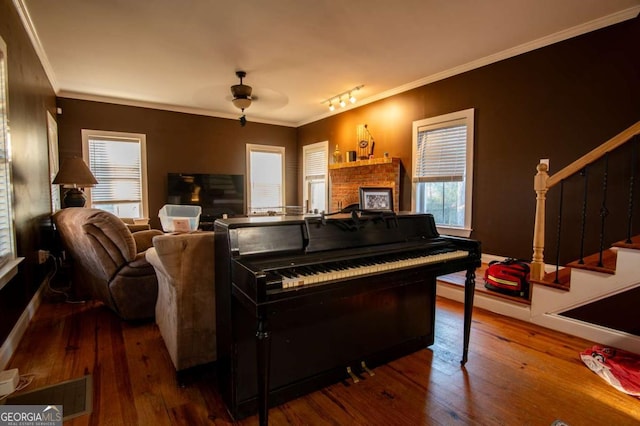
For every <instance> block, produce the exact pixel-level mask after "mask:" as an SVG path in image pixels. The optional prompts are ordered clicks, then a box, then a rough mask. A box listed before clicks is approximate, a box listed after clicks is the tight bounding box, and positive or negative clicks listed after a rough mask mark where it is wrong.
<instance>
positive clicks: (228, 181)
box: [167, 173, 245, 222]
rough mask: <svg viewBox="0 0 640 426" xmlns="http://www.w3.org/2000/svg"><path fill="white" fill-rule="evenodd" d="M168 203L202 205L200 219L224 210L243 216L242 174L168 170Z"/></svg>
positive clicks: (207, 219)
mask: <svg viewBox="0 0 640 426" xmlns="http://www.w3.org/2000/svg"><path fill="white" fill-rule="evenodd" d="M167 204H185V205H193V206H200V207H202V214H201V215H200V222H213V221H214V220H215V219H219V218H221V217H222V215H223V214H226V215H227V216H228V217H234V216H244V204H245V202H244V176H243V175H230V174H209V173H169V174H168V196H167Z"/></svg>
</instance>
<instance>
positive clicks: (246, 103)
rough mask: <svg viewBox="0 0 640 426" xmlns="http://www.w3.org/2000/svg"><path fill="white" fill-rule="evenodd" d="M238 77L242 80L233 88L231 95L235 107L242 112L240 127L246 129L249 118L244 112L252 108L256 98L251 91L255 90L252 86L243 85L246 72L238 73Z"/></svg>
mask: <svg viewBox="0 0 640 426" xmlns="http://www.w3.org/2000/svg"><path fill="white" fill-rule="evenodd" d="M236 76H238V78H239V79H240V84H234V85H233V86H231V95H232V96H233V99H231V102H233V105H234V106H235V107H236V108H238V109H240V110H241V111H242V116H241V117H240V126H242V127H244V126H245V125H246V124H247V117H246V116H245V115H244V110H245V109H246V108H249V107H250V106H251V101H253V100H254V99H255V98H252V97H251V91H252V90H253V89H252V88H251V86H247V85H246V84H243V83H242V79H243V78H245V77H246V76H247V73H246V72H245V71H236Z"/></svg>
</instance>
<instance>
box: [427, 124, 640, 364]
mask: <svg viewBox="0 0 640 426" xmlns="http://www.w3.org/2000/svg"><path fill="white" fill-rule="evenodd" d="M638 135H640V122H638V123H636V124H634V125H633V126H631V127H629V128H628V129H626V130H624V131H623V132H621V133H620V134H618V135H616V136H614V137H613V138H612V139H610V140H609V141H607V142H605V143H604V144H602V145H600V146H599V147H598V148H596V149H594V150H593V151H591V152H589V153H588V154H586V155H584V156H583V157H581V158H580V159H578V160H576V161H574V162H573V163H571V164H570V165H568V166H567V167H565V168H564V169H562V170H561V171H559V172H557V173H556V174H554V175H553V176H549V175H548V174H547V166H546V165H545V164H539V165H538V166H537V170H538V173H537V174H536V176H535V180H534V189H535V191H536V195H537V197H536V216H535V227H534V238H533V260H532V262H531V284H532V288H531V292H530V298H529V300H528V301H523V300H513V298H505V297H501V296H498V295H496V294H495V293H490V292H486V291H483V290H484V289H483V288H482V287H481V286H482V283H483V279H482V276H483V272H482V270H479V271H477V273H476V275H477V276H476V281H477V286H476V288H477V290H479V291H476V298H475V303H474V306H476V307H480V308H484V309H487V310H490V311H492V312H496V313H499V314H503V315H506V316H509V317H513V318H517V319H520V320H523V321H528V322H531V323H534V324H538V325H541V326H544V327H547V328H551V329H554V330H558V331H562V332H565V333H567V334H571V335H575V336H579V337H582V338H585V339H587V340H591V341H593V342H595V343H598V344H602V345H606V346H612V347H616V348H620V349H624V350H628V351H631V352H634V353H640V336H638V335H637V334H638V333H634V334H632V333H629V332H626V331H621V330H620V329H616V328H612V327H606V326H603V325H599V324H607V322H606V321H599V320H598V318H596V319H595V320H593V321H591V320H585V319H578V318H581V316H580V315H575V312H579V311H581V310H582V311H584V310H585V309H588V308H589V305H590V304H599V305H595V306H600V305H602V306H606V309H604V310H603V311H602V312H597V311H595V312H597V314H598V315H596V316H599V315H602V318H604V319H606V317H607V316H608V315H611V314H612V310H613V311H615V309H616V306H615V304H613V305H612V304H611V303H607V301H608V300H618V299H615V298H616V297H622V296H620V295H622V294H624V295H625V296H626V295H627V294H628V295H633V297H637V295H638V294H640V237H637V236H636V237H632V236H631V231H632V229H633V225H636V227H637V223H638V218H639V217H640V214H639V213H637V212H634V209H635V210H640V208H638V205H640V202H638V201H637V200H636V199H638V198H639V197H640V191H638V190H637V188H635V189H634V186H636V187H640V182H637V181H638V180H640V178H639V177H638V175H639V173H638V172H637V170H640V164H637V163H638V158H640V154H638V151H639V150H640V147H639V146H638V145H640V136H638ZM628 142H633V143H628ZM623 145H625V146H627V147H628V148H625V149H630V152H629V153H627V152H626V151H625V152H623V153H622V154H620V153H619V151H620V150H621V149H622V148H621V147H622V146H623ZM613 152H618V153H617V154H615V155H614V154H611V153H613ZM610 154H611V155H610ZM616 155H617V157H619V158H618V159H623V161H624V162H625V163H624V165H620V164H615V166H612V167H611V168H610V166H609V162H610V160H609V158H610V157H611V158H612V159H613V158H616ZM629 159H631V165H629V164H628V160H629ZM598 163H599V164H600V165H598ZM598 167H599V168H600V169H601V170H600V169H598ZM622 169H624V173H627V174H626V175H625V176H624V177H623V178H621V179H624V181H625V182H627V183H628V185H626V186H628V188H626V189H625V191H626V192H627V193H628V196H625V198H627V199H628V201H625V202H623V203H628V205H627V206H623V207H620V205H616V206H615V208H614V206H611V205H609V204H607V203H608V202H610V201H611V200H608V198H607V194H608V191H610V190H611V188H609V187H610V186H611V187H612V186H613V185H614V180H613V178H614V177H615V176H614V175H616V174H617V175H620V174H621V173H622V172H621V170H622ZM596 170H598V172H599V173H601V175H602V176H599V181H598V185H599V186H600V188H598V189H597V190H596V191H594V190H593V188H590V187H589V185H590V184H591V185H592V186H593V183H594V182H593V176H592V177H591V179H592V181H591V182H589V181H588V178H589V175H590V174H592V175H593V174H595V171H596ZM576 183H577V184H578V185H579V186H583V187H584V195H583V197H582V200H578V202H577V204H578V205H577V206H576V205H571V204H576V199H575V198H576V197H569V198H570V200H569V201H572V202H573V203H571V202H567V201H565V200H564V198H563V197H564V195H563V194H564V191H565V186H567V187H569V185H571V184H576ZM556 185H558V186H559V187H560V188H559V195H560V197H559V201H558V203H557V204H558V205H557V206H555V207H556V208H557V210H558V213H557V225H556V233H557V235H556V236H555V245H556V247H553V246H552V249H555V250H553V251H555V253H553V254H554V255H555V259H556V262H555V265H550V264H548V263H546V262H545V260H544V250H545V219H546V217H547V215H548V213H547V212H546V210H545V209H546V199H547V192H548V191H549V190H550V189H551V188H552V187H554V186H556ZM615 185H616V188H615V189H617V190H620V186H621V185H620V183H619V182H616V183H615ZM634 190H635V193H634ZM580 192H582V190H581V191H580ZM594 192H595V194H594ZM618 195H619V194H618ZM593 198H596V200H597V201H596V202H594V201H593ZM609 198H611V197H609ZM614 198H615V197H614ZM620 198H621V197H619V196H618V199H617V200H615V201H617V202H618V204H619V201H620ZM554 200H555V198H554ZM565 204H566V205H565ZM634 204H635V205H634ZM587 206H589V207H591V208H592V210H595V212H593V213H589V209H588V208H587ZM610 211H612V212H616V213H618V215H617V216H616V217H613V215H610ZM620 212H623V214H622V215H620ZM620 216H624V217H620ZM567 219H569V220H567ZM567 222H569V223H567ZM571 225H576V226H578V227H579V228H581V230H578V231H577V232H574V234H573V235H569V238H567V236H566V235H565V234H566V230H565V229H564V228H567V227H569V226H571ZM613 228H615V232H613V231H611V230H610V229H613ZM621 228H626V230H627V232H626V233H627V235H626V236H624V235H618V238H623V240H622V241H619V242H615V243H613V244H611V246H610V247H605V245H606V244H607V243H606V237H607V236H608V234H611V235H612V236H613V235H614V234H617V233H619V232H620V229H621ZM623 233H624V231H623ZM576 239H577V240H579V241H576ZM567 240H569V241H567ZM587 240H591V245H589V244H585V241H587ZM594 240H597V241H594ZM594 242H595V245H596V246H598V247H596V250H595V251H596V253H595V254H593V255H589V256H585V255H583V253H584V252H585V251H586V252H589V250H591V249H592V248H593V247H592V246H593V245H594V244H593V243H594ZM561 246H568V247H565V249H567V250H568V253H564V254H563V252H562V250H561V248H563V247H561ZM574 250H577V251H578V253H574ZM572 256H573V257H574V258H577V259H578V260H575V261H571V262H565V263H564V266H560V265H561V262H560V261H559V260H560V259H562V258H563V257H565V258H566V257H569V258H571V257H572ZM485 257H486V259H485ZM493 258H494V257H491V256H484V255H483V261H484V262H489V261H490V260H492V259H493ZM459 278H460V277H458V278H456V277H455V276H445V277H441V278H440V279H439V285H438V294H439V295H440V296H443V297H447V298H451V299H454V300H459V301H462V300H463V299H462V297H461V295H462V293H461V291H460V288H459V286H455V285H454V284H455V283H456V281H457V280H459ZM634 289H637V290H635V291H634ZM523 302H524V303H523ZM638 302H639V303H635V302H634V304H635V306H637V307H638V308H640V300H638ZM592 311H593V310H592ZM582 318H584V316H582ZM591 318H593V312H592V313H591ZM638 318H640V316H638V315H637V313H636V312H629V315H628V321H635V322H638V324H637V325H635V328H634V329H635V330H638V329H640V320H639V319H638Z"/></svg>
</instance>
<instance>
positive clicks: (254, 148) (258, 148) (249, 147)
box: [245, 143, 287, 216]
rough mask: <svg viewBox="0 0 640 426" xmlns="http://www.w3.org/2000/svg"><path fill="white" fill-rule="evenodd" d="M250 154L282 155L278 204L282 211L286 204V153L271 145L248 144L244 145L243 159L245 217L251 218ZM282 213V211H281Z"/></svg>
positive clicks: (283, 149) (281, 147) (280, 147)
mask: <svg viewBox="0 0 640 426" xmlns="http://www.w3.org/2000/svg"><path fill="white" fill-rule="evenodd" d="M251 152H271V153H277V154H281V155H282V198H281V200H280V203H281V204H282V208H283V209H284V207H285V204H286V201H285V200H286V188H285V183H286V181H287V178H286V176H285V170H286V166H285V164H286V157H285V155H286V153H285V148H284V147H283V146H272V145H260V144H253V143H248V144H246V157H245V165H246V169H247V180H246V183H245V185H246V188H245V190H246V193H247V216H251V215H252V213H251ZM283 213H284V210H283Z"/></svg>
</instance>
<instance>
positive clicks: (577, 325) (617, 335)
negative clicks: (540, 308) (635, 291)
mask: <svg viewBox="0 0 640 426" xmlns="http://www.w3.org/2000/svg"><path fill="white" fill-rule="evenodd" d="M531 322H532V323H534V324H537V325H541V326H543V327H546V328H550V329H553V330H557V331H561V332H564V333H567V334H570V335H572V336H578V337H581V338H583V339H586V340H590V341H592V342H595V343H597V344H598V345H600V346H609V347H612V348H618V349H623V350H625V351H628V352H633V353H636V354H640V337H639V336H635V335H633V334H629V333H625V332H623V331H618V330H613V329H610V328H606V327H601V326H598V325H595V324H590V323H587V322H583V321H579V320H576V319H573V318H568V317H563V316H561V315H555V314H545V315H539V316H535V317H533V318H531ZM585 349H587V348H585Z"/></svg>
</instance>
